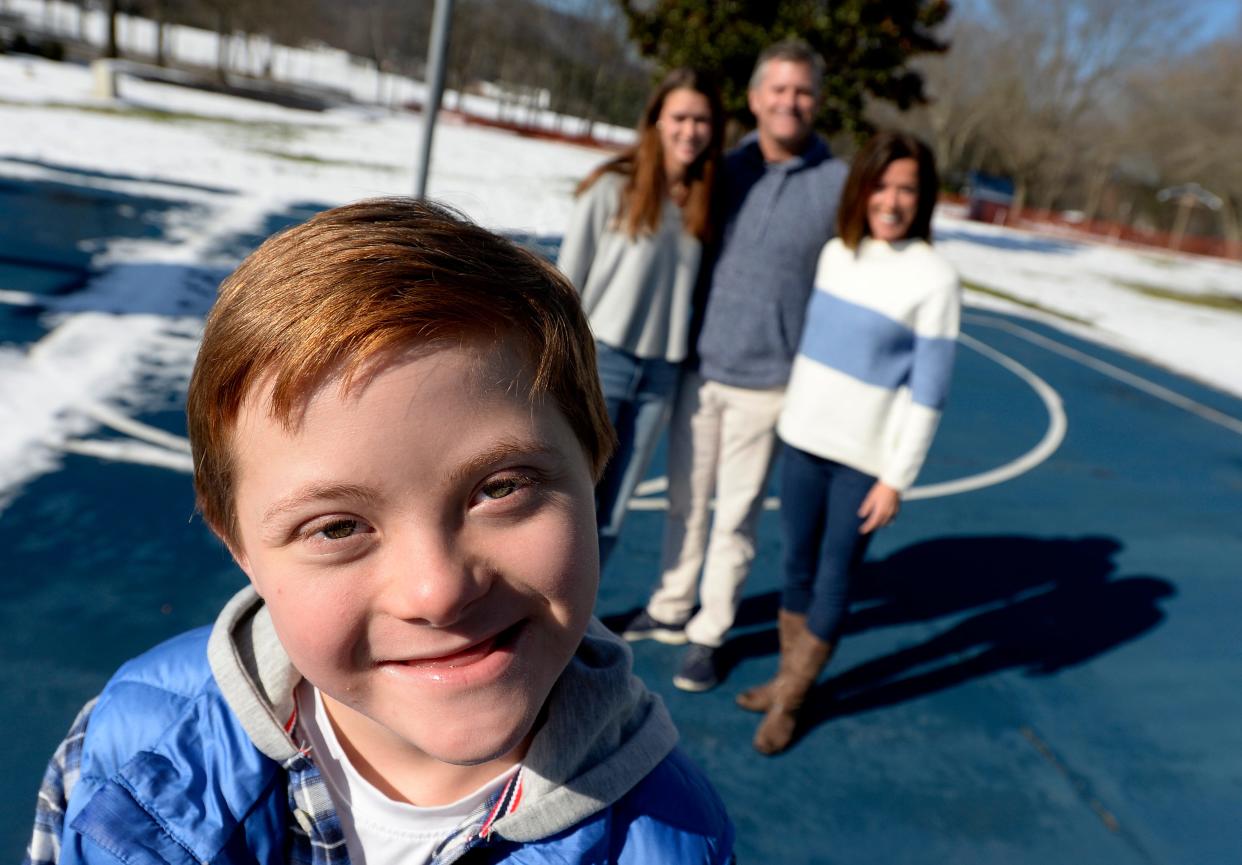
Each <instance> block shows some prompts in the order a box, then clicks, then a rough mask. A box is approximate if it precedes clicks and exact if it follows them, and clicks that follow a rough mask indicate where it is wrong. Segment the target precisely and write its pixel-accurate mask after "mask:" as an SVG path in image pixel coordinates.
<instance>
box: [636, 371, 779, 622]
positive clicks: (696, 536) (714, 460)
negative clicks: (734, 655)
mask: <svg viewBox="0 0 1242 865" xmlns="http://www.w3.org/2000/svg"><path fill="white" fill-rule="evenodd" d="M784 395H785V389H784V388H783V387H776V388H769V389H764V390H756V389H753V388H743V387H732V386H730V385H726V384H720V383H719V382H714V381H707V380H706V379H704V378H703V377H702V376H700V375H698V374H697V373H690V374H687V375H686V376H685V378H684V380H683V382H682V386H681V390H680V392H679V393H678V396H677V404H676V407H675V409H674V410H673V420H672V424H671V426H670V428H669V451H668V466H669V469H668V474H669V478H668V519H667V520H666V521H665V526H664V552H663V556H662V561H661V570H662V573H661V577H660V586H659V588H658V589H656V591H655V593H654V594H653V595H652V596H651V600H650V601H649V602H648V604H647V612H648V613H649V614H650V615H651V616H652V617H654V618H656V619H659V620H660V621H662V622H683V621H686V618H687V617H688V616H689V615H690V613H691V611H692V610H693V609H694V604H695V595H696V591H695V590H696V588H697V589H698V592H697V594H698V601H699V612H698V614H697V615H695V616H694V618H693V619H690V621H689V622H688V623H687V624H686V636H687V637H688V638H689V639H690V641H691V642H693V643H699V644H701V645H705V646H719V645H721V644H722V643H723V642H724V638H725V634H726V633H728V631H729V628H731V627H732V626H733V619H734V617H735V616H736V615H737V605H738V600H739V597H740V595H741V591H742V584H743V583H744V582H745V581H746V576H747V574H748V573H749V572H750V563H751V561H753V560H754V558H755V529H756V526H757V524H758V520H759V514H760V512H761V511H762V509H763V494H764V490H765V489H766V487H767V479H768V470H769V469H770V468H771V465H772V457H773V455H774V453H775V451H776V421H777V418H778V417H779V416H780V411H781V404H782V402H783V400H784ZM713 492H714V493H715V494H716V515H715V520H714V521H713V520H711V516H710V513H709V507H710V504H711V498H712V493H713ZM709 522H710V524H711V534H710V537H709V535H708V525H709ZM705 554H706V555H705ZM700 569H702V574H703V579H702V583H701V585H700V584H699V571H700Z"/></svg>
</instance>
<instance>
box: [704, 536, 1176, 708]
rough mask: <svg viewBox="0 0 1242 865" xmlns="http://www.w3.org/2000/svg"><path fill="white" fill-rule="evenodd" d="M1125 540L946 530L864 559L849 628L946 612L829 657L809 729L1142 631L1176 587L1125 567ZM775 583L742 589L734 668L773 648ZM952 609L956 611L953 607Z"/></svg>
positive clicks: (1067, 662)
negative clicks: (833, 662)
mask: <svg viewBox="0 0 1242 865" xmlns="http://www.w3.org/2000/svg"><path fill="white" fill-rule="evenodd" d="M1121 548H1122V547H1121V544H1119V543H1118V542H1117V541H1115V540H1113V539H1111V538H1106V537H1084V538H1054V539H1040V538H1031V537H1020V536H1002V537H959V538H942V539H936V540H931V541H926V542H923V543H918V544H914V545H912V546H910V547H906V548H905V549H902V550H899V551H898V552H896V553H893V554H892V555H890V556H888V557H887V558H885V559H882V560H879V561H876V562H872V563H869V564H867V565H866V566H864V572H863V574H862V576H861V577H860V580H859V585H858V587H857V590H856V592H855V596H854V599H853V603H852V608H851V614H850V618H849V621H848V622H847V624H846V627H845V632H844V633H843V635H842V638H843V639H847V640H848V639H849V638H850V635H851V634H857V633H860V632H862V631H866V630H869V629H872V628H881V627H890V626H895V625H908V624H913V623H918V622H931V621H933V620H938V619H949V620H950V621H951V624H949V625H948V626H947V627H946V628H945V629H944V630H941V631H939V632H938V633H936V634H935V635H934V636H932V637H931V638H930V639H928V640H926V641H925V642H922V643H919V644H917V645H913V646H909V647H905V648H901V649H899V650H897V651H894V652H892V653H890V654H887V655H884V656H882V657H878V658H874V659H872V660H869V661H866V662H864V663H861V664H857V665H856V666H854V667H851V668H849V669H845V670H833V668H832V667H830V668H829V671H830V674H829V677H828V678H827V679H826V680H824V681H822V682H821V683H820V685H819V686H818V687H817V688H816V690H815V691H814V692H813V693H812V695H811V697H810V704H809V710H808V711H807V712H806V718H805V721H804V724H803V730H802V732H803V733H805V732H808V731H809V730H811V729H813V728H814V727H815V726H817V725H819V724H821V723H823V722H825V721H828V720H831V719H833V718H837V717H842V716H846V715H854V714H859V713H862V712H867V711H870V710H873V709H878V708H882V707H886V706H892V705H896V704H899V703H903V702H905V701H907V700H913V699H916V698H919V697H924V696H927V695H928V694H932V693H935V692H937V691H941V690H944V689H947V688H952V687H956V686H958V685H961V684H963V683H965V682H968V681H970V680H972V679H978V678H981V677H984V676H990V675H993V674H995V673H998V672H1001V671H1002V670H1011V669H1013V670H1021V671H1022V672H1024V673H1025V674H1027V675H1031V676H1046V675H1051V674H1054V673H1057V672H1059V671H1061V670H1063V669H1066V668H1069V667H1073V666H1076V665H1078V664H1081V663H1083V662H1085V661H1088V660H1091V659H1092V658H1095V657H1098V656H1100V655H1103V654H1105V653H1107V652H1109V651H1112V650H1113V649H1115V648H1117V647H1119V646H1121V645H1123V644H1125V643H1127V642H1129V641H1130V640H1133V639H1135V638H1136V637H1139V636H1141V635H1142V634H1144V633H1146V632H1147V631H1150V630H1151V629H1153V628H1155V627H1156V626H1157V625H1159V624H1160V623H1161V622H1162V621H1163V619H1164V618H1165V611H1164V610H1163V609H1162V607H1161V604H1162V603H1163V602H1164V601H1166V600H1168V599H1170V598H1172V597H1173V596H1174V595H1175V594H1176V590H1175V589H1174V587H1173V585H1172V583H1170V582H1169V581H1167V580H1164V579H1160V578H1158V577H1151V576H1120V577H1119V576H1117V575H1116V574H1115V570H1116V568H1115V565H1114V561H1113V559H1114V556H1116V555H1117V554H1118V553H1119V552H1120V551H1121ZM778 605H779V596H778V593H776V592H768V593H765V594H763V595H760V596H757V597H752V598H748V599H746V600H745V601H744V602H743V604H742V607H741V610H740V613H739V617H738V624H739V625H740V626H743V627H745V626H750V627H751V628H752V629H751V630H750V631H748V632H746V633H744V634H742V635H741V636H738V637H735V638H734V639H732V640H730V641H729V642H728V643H727V644H726V646H725V652H724V656H725V657H724V659H723V661H724V664H725V665H726V666H727V667H728V668H729V669H731V668H732V667H734V666H736V665H737V664H739V663H741V662H742V661H743V660H745V659H747V658H753V657H761V656H764V655H772V656H775V655H776V654H777V653H778V651H779V649H778V645H777V635H776V629H775V627H774V626H773V627H767V628H764V629H762V630H757V631H756V630H753V626H756V625H760V624H765V623H774V621H775V618H776V610H777V606H778ZM950 617H955V618H950Z"/></svg>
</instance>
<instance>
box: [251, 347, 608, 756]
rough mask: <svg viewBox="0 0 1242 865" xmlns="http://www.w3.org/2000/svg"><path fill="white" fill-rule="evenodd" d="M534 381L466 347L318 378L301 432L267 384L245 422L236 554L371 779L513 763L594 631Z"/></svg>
mask: <svg viewBox="0 0 1242 865" xmlns="http://www.w3.org/2000/svg"><path fill="white" fill-rule="evenodd" d="M525 367H526V363H525V361H524V360H523V359H522V357H521V356H520V354H519V353H518V352H517V351H515V350H513V349H512V348H510V347H509V346H506V345H503V344H502V345H499V346H497V345H489V344H487V343H485V342H483V341H478V340H475V341H469V340H468V341H466V342H465V343H464V344H463V345H461V346H456V347H446V348H439V349H435V350H432V351H424V352H421V353H407V354H402V355H397V356H395V357H390V358H388V363H387V364H386V365H384V366H382V367H379V368H378V370H379V371H378V373H377V374H375V375H374V376H373V377H372V378H370V379H369V380H364V379H360V380H359V383H358V384H357V385H356V386H355V388H354V389H353V390H352V391H351V392H350V393H349V394H348V395H343V394H342V393H341V390H340V387H339V383H338V382H336V381H331V382H329V383H328V384H326V385H324V386H323V387H321V388H320V389H319V390H318V391H317V392H316V393H315V394H314V396H313V397H312V399H311V401H310V403H309V405H308V407H307V411H306V413H305V416H304V417H303V418H302V420H301V423H300V425H298V427H297V428H296V429H294V430H292V431H290V430H286V429H285V428H284V427H282V426H281V424H279V423H278V422H277V421H274V420H273V419H272V418H271V417H269V416H268V412H267V409H268V405H269V401H270V385H264V386H263V387H261V388H260V390H259V391H258V392H257V393H256V394H255V395H254V398H252V399H248V400H247V401H246V403H245V405H244V406H243V410H242V413H241V416H240V417H239V419H238V425H237V429H236V432H235V435H234V452H235V458H236V464H237V474H236V478H237V485H236V499H237V513H238V526H239V539H240V540H239V549H237V550H235V551H234V552H235V555H236V556H237V559H238V561H239V563H240V564H241V566H242V567H243V569H244V570H245V571H246V573H247V574H248V575H249V576H250V579H251V581H252V582H253V583H254V585H255V587H256V589H257V590H258V592H259V593H260V594H261V595H262V596H263V598H264V599H265V600H266V602H267V605H268V607H269V609H270V611H271V615H272V620H273V622H274V623H275V626H276V631H277V634H278V635H279V637H280V640H281V643H282V644H283V645H284V647H285V650H286V651H287V652H288V653H289V656H290V658H291V659H292V660H293V663H294V665H295V666H296V667H297V669H298V670H299V671H300V672H301V673H302V674H303V675H304V676H306V678H307V679H309V680H310V681H311V682H312V683H314V684H315V685H316V686H317V687H318V688H319V689H320V691H321V692H322V693H323V695H324V698H325V701H326V702H327V703H328V709H329V712H330V714H331V715H332V717H333V720H334V722H335V723H336V726H337V728H338V731H339V732H340V733H342V734H343V735H344V738H345V739H346V740H347V745H346V747H347V748H348V747H350V746H352V748H353V749H355V750H356V752H357V753H358V755H360V756H361V757H362V758H363V760H364V761H368V762H370V763H372V764H375V765H378V771H379V772H380V773H381V774H382V773H383V771H384V766H383V765H382V764H377V762H376V761H377V759H378V758H384V759H389V758H392V759H411V760H413V761H414V762H415V763H418V762H419V761H424V762H425V761H427V760H431V761H437V762H438V763H451V764H459V765H461V764H477V763H481V762H484V761H491V760H494V759H498V758H501V757H505V756H510V757H512V756H513V754H514V749H515V748H518V747H519V746H522V745H523V743H524V741H525V738H526V736H527V734H528V733H529V732H530V731H531V729H532V726H533V724H534V722H535V720H536V716H537V715H538V713H539V710H540V708H541V706H542V705H543V703H544V700H545V699H546V698H547V696H548V692H549V691H550V690H551V688H552V686H553V684H554V683H555V682H556V680H557V678H558V677H559V676H560V674H561V672H562V670H563V669H564V667H565V665H566V664H567V663H568V661H569V659H570V657H571V656H572V655H573V653H574V651H575V649H576V648H577V646H578V643H579V641H580V639H581V638H582V634H583V632H584V630H585V628H586V625H587V622H588V620H589V618H590V615H591V608H592V605H593V603H594V599H595V591H596V587H597V583H598V574H599V564H598V553H597V547H596V537H595V519H594V508H593V507H592V502H593V485H592V481H591V472H590V468H589V466H588V464H587V459H586V456H585V454H584V453H583V449H582V447H581V445H580V444H579V442H578V440H577V438H576V437H575V436H574V434H573V432H572V430H571V429H570V427H569V425H568V423H567V422H566V421H565V419H564V417H563V416H562V415H561V413H560V411H559V410H558V409H557V408H556V407H555V405H554V403H553V401H552V400H550V399H547V400H543V401H540V402H535V403H532V402H531V401H530V400H529V399H528V398H527V387H526V384H527V382H526V381H525V380H524V379H523V378H521V376H522V375H523V373H522V372H521V371H522V370H524V368H525ZM516 756H518V757H520V756H521V754H520V752H519V753H517V755H516ZM355 762H357V761H355Z"/></svg>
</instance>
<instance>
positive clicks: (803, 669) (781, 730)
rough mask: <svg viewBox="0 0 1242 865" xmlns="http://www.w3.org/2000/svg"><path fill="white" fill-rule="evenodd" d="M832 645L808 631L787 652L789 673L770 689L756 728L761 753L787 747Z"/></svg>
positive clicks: (755, 742)
mask: <svg viewBox="0 0 1242 865" xmlns="http://www.w3.org/2000/svg"><path fill="white" fill-rule="evenodd" d="M834 648H836V644H835V643H825V642H824V641H823V640H821V639H820V638H819V637H817V636H815V635H814V634H812V633H811V632H810V631H805V632H804V633H803V634H802V635H801V636H800V638H799V639H798V641H797V642H796V644H795V645H794V651H792V652H791V653H790V658H789V662H788V673H787V674H786V675H785V676H784V678H782V679H781V680H780V681H779V682H778V683H777V685H776V687H775V688H774V689H773V696H772V707H771V708H770V709H768V713H767V714H766V715H764V716H763V720H762V721H760V722H759V729H758V730H756V731H755V739H754V742H753V743H752V744H754V746H755V750H756V751H758V752H759V753H760V754H779V753H780V752H781V751H784V750H785V749H786V748H788V747H789V743H790V742H791V741H793V734H794V730H795V728H797V726H798V712H799V711H800V710H801V709H802V703H803V702H804V701H805V700H806V695H807V692H808V691H810V690H811V687H812V686H813V685H814V684H815V680H816V679H818V678H819V674H820V671H821V670H823V669H824V665H825V664H827V663H828V659H829V658H831V657H832V651H833V649H834Z"/></svg>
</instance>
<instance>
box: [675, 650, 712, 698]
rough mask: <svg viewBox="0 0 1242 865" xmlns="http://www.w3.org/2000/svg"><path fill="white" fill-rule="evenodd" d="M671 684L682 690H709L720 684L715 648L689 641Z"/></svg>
mask: <svg viewBox="0 0 1242 865" xmlns="http://www.w3.org/2000/svg"><path fill="white" fill-rule="evenodd" d="M673 684H674V685H676V686H677V687H678V688H681V689H682V690H683V691H710V690H711V689H712V688H714V687H716V686H717V685H719V684H720V674H719V672H718V671H717V666H716V649H713V648H712V647H711V646H701V645H699V644H698V643H691V644H690V646H689V648H687V649H686V653H685V654H684V655H682V656H681V669H679V670H678V671H677V675H676V676H674V677H673Z"/></svg>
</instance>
